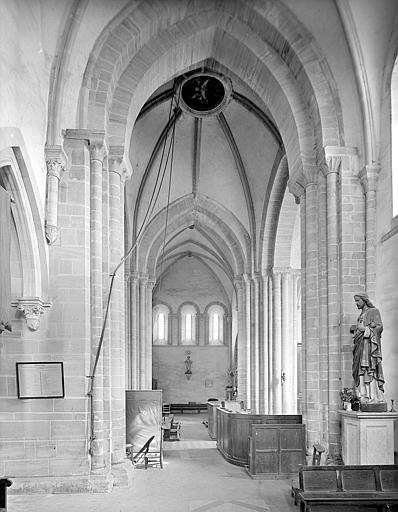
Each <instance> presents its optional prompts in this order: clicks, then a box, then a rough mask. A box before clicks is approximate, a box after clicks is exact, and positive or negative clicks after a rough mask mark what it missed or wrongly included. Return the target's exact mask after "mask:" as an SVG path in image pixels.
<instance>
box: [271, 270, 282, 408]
mask: <svg viewBox="0 0 398 512" xmlns="http://www.w3.org/2000/svg"><path fill="white" fill-rule="evenodd" d="M272 306H273V311H272V318H273V323H272V326H273V331H272V353H271V357H272V374H271V387H272V414H282V357H281V356H282V274H281V272H280V271H278V270H277V269H274V271H273V297H272Z"/></svg>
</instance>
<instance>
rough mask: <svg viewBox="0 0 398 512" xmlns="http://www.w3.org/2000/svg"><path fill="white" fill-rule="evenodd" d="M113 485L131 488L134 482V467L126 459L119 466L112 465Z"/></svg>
mask: <svg viewBox="0 0 398 512" xmlns="http://www.w3.org/2000/svg"><path fill="white" fill-rule="evenodd" d="M111 471H112V475H113V478H114V480H113V485H114V486H115V487H129V486H130V485H131V484H132V482H133V473H134V466H133V463H132V462H131V461H130V460H128V459H126V460H125V461H123V462H120V463H119V464H112V468H111Z"/></svg>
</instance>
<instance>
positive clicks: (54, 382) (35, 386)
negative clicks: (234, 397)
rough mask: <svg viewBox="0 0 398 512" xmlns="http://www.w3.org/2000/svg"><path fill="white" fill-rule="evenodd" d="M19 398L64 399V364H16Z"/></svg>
mask: <svg viewBox="0 0 398 512" xmlns="http://www.w3.org/2000/svg"><path fill="white" fill-rule="evenodd" d="M16 366H17V390H18V398H21V399H22V398H64V396H65V389H64V366H63V363H62V362H60V363H58V362H57V363H53V362H51V363H44V362H43V363H36V362H35V363H30V362H29V363H16Z"/></svg>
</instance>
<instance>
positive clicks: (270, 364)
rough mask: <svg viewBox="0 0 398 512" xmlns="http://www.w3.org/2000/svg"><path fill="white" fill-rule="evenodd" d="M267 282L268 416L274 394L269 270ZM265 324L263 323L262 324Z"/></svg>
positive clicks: (272, 283) (271, 289)
mask: <svg viewBox="0 0 398 512" xmlns="http://www.w3.org/2000/svg"><path fill="white" fill-rule="evenodd" d="M267 280H268V315H267V316H268V379H267V381H266V384H267V386H268V414H272V411H273V410H274V394H273V387H272V376H273V371H274V370H273V368H274V367H273V360H272V354H273V352H274V350H275V348H274V347H275V343H274V337H273V333H274V282H273V274H272V271H271V270H267ZM264 323H265V322H264Z"/></svg>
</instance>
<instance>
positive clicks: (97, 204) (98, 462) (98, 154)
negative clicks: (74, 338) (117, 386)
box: [90, 142, 105, 469]
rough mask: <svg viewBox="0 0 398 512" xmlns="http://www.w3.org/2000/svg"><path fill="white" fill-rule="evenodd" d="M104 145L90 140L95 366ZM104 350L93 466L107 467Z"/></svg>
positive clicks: (100, 305)
mask: <svg viewBox="0 0 398 512" xmlns="http://www.w3.org/2000/svg"><path fill="white" fill-rule="evenodd" d="M103 158H104V146H103V144H102V143H100V142H99V143H95V142H93V143H90V213H91V215H90V253H91V257H90V296H91V348H92V350H91V358H92V365H91V367H93V364H94V361H95V358H96V355H97V351H98V345H99V340H100V335H101V329H102V322H103V302H102V293H103V290H102V165H103ZM103 399H104V392H103V353H102V352H101V353H100V356H99V359H98V364H97V368H96V374H95V377H94V383H93V418H94V425H93V427H94V440H93V442H92V445H91V454H92V460H91V464H92V469H99V468H102V467H104V465H105V460H104V444H103V419H104V410H103Z"/></svg>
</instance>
